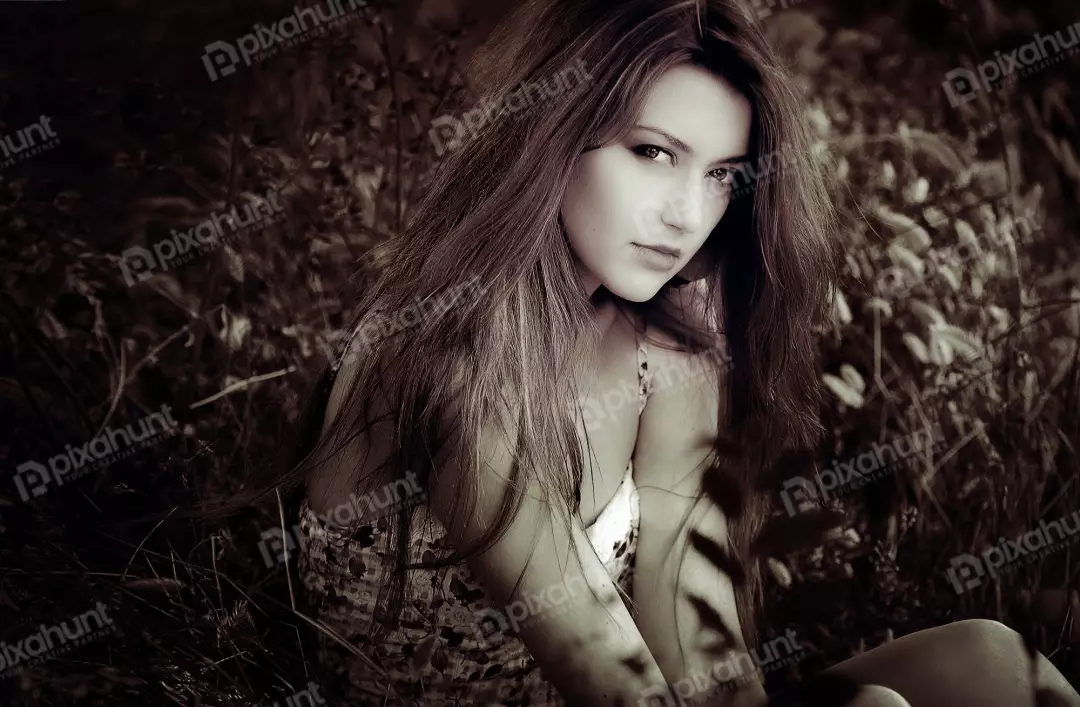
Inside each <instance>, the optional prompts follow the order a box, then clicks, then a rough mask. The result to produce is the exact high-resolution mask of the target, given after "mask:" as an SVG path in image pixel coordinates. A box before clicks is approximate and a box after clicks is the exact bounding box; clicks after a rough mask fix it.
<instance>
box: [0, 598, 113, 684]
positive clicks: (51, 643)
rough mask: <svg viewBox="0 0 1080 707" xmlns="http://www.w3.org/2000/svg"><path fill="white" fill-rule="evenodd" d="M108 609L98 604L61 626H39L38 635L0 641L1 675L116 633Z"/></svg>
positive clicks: (35, 633) (33, 634)
mask: <svg viewBox="0 0 1080 707" xmlns="http://www.w3.org/2000/svg"><path fill="white" fill-rule="evenodd" d="M108 608H109V607H107V606H105V604H102V603H101V602H100V601H99V602H97V604H96V608H94V609H91V610H90V611H87V612H84V613H82V614H80V615H78V616H76V617H75V618H73V619H69V620H66V621H62V622H60V624H59V625H55V626H45V625H44V624H40V625H39V626H38V630H37V631H36V632H34V633H32V634H30V635H29V636H25V637H23V638H21V639H20V640H18V641H16V642H15V643H8V642H6V641H3V642H0V675H9V674H11V673H13V672H15V671H16V670H20V669H22V668H26V667H29V666H31V665H35V664H37V663H40V662H42V661H44V660H46V659H47V658H52V657H55V656H57V655H60V654H61V653H65V652H67V651H69V650H71V649H72V648H75V647H77V646H81V645H83V644H86V643H89V642H90V641H91V640H92V639H94V638H96V637H98V636H101V635H103V634H106V633H112V632H115V630H116V627H115V626H114V625H113V622H112V619H111V618H109V615H108V613H107V610H108ZM91 619H93V621H91ZM68 624H70V627H69V626H68ZM92 624H93V625H92Z"/></svg>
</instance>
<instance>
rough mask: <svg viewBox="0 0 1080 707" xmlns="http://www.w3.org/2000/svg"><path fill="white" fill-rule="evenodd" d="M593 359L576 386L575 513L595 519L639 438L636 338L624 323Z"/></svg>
mask: <svg viewBox="0 0 1080 707" xmlns="http://www.w3.org/2000/svg"><path fill="white" fill-rule="evenodd" d="M598 353H599V356H598V363H597V365H596V366H595V367H594V368H593V370H592V371H591V372H590V375H589V377H588V378H587V379H586V380H584V381H582V384H581V385H580V386H579V391H578V392H579V397H578V400H579V401H580V403H581V410H580V419H579V420H578V424H577V433H578V440H579V441H580V443H581V448H582V465H583V468H584V474H583V476H582V483H581V489H580V491H581V503H580V505H579V507H578V512H579V515H580V517H581V521H582V524H583V525H584V526H585V527H588V526H590V525H592V523H593V522H595V520H596V518H597V516H599V514H600V512H601V511H602V510H603V509H604V507H605V506H607V504H608V502H609V501H610V500H611V498H612V497H613V496H614V495H615V492H616V491H617V490H618V488H619V486H620V485H621V484H622V482H623V479H624V478H625V476H626V471H627V467H628V466H629V464H630V461H631V459H632V458H633V454H634V448H635V446H636V444H637V438H638V421H639V419H640V416H639V410H640V401H641V399H642V396H641V392H640V378H639V375H638V361H639V358H638V352H637V339H636V338H635V336H634V332H633V329H632V328H631V327H630V326H629V325H625V326H622V325H620V326H615V327H612V330H610V331H609V332H608V335H607V336H605V337H604V340H603V342H602V344H601V346H600V349H599V352H598Z"/></svg>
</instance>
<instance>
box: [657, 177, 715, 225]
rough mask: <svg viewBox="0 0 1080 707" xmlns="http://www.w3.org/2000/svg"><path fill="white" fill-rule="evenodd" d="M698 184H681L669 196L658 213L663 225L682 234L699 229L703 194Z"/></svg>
mask: <svg viewBox="0 0 1080 707" xmlns="http://www.w3.org/2000/svg"><path fill="white" fill-rule="evenodd" d="M701 191H702V187H701V185H700V184H696V185H695V184H687V183H684V184H681V185H680V186H679V188H678V189H676V190H675V192H674V193H673V194H671V195H670V196H669V197H668V199H667V201H666V202H665V204H664V208H663V210H662V211H661V213H660V220H661V221H663V223H664V225H666V226H670V227H671V228H676V229H678V230H680V231H682V232H683V233H693V232H694V231H696V230H698V229H700V228H701V223H702V220H703V218H704V215H703V214H702V204H703V201H704V199H703V194H702V193H701Z"/></svg>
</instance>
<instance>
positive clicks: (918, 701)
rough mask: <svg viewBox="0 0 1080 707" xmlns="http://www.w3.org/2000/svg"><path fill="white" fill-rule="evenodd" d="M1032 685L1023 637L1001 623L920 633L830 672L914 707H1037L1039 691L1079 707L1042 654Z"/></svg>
mask: <svg viewBox="0 0 1080 707" xmlns="http://www.w3.org/2000/svg"><path fill="white" fill-rule="evenodd" d="M1037 665H1038V667H1037V671H1036V675H1035V679H1034V681H1033V680H1032V670H1031V660H1030V659H1029V657H1028V655H1027V651H1026V650H1025V649H1024V643H1023V640H1022V639H1021V638H1020V635H1019V634H1018V633H1016V632H1015V631H1013V630H1012V629H1010V628H1008V627H1006V626H1005V625H1003V624H1000V623H998V622H996V621H987V620H982V619H974V620H969V621H958V622H956V623H953V624H948V625H946V626H939V627H937V628H932V629H928V630H926V631H919V632H918V633H914V634H911V635H909V636H904V637H903V638H899V639H897V640H895V641H893V642H891V643H888V644H886V645H884V646H881V647H879V648H876V649H874V650H872V651H868V652H866V653H864V654H862V655H858V656H856V657H854V658H852V659H850V660H846V661H844V662H843V663H840V664H839V665H836V666H833V667H832V668H829V670H828V671H826V672H830V673H836V674H839V675H846V676H848V677H851V678H855V679H856V680H859V681H861V682H865V683H873V684H875V685H884V686H886V687H888V688H891V689H892V690H895V691H896V692H898V693H900V694H901V695H903V696H904V698H905V699H906V700H907V701H908V702H910V703H911V705H912V707H953V706H954V705H955V706H957V707H960V706H966V705H978V706H979V707H1037V706H1036V703H1035V690H1036V689H1042V690H1047V691H1048V692H1049V693H1050V694H1051V695H1052V696H1053V697H1055V698H1056V699H1057V701H1056V702H1053V703H1052V704H1054V705H1061V706H1062V707H1080V695H1077V693H1076V690H1074V689H1073V688H1072V687H1071V686H1070V685H1069V683H1068V682H1067V681H1066V680H1065V678H1064V677H1063V676H1062V675H1061V673H1059V672H1058V671H1057V670H1056V669H1055V668H1054V666H1053V665H1052V664H1051V663H1050V661H1048V660H1047V659H1046V658H1045V657H1043V656H1042V655H1041V654H1040V655H1039V656H1038V664H1037Z"/></svg>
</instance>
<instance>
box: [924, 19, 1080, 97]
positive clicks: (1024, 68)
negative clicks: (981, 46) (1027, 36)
mask: <svg viewBox="0 0 1080 707" xmlns="http://www.w3.org/2000/svg"><path fill="white" fill-rule="evenodd" d="M1078 42H1080V22H1076V23H1074V24H1072V25H1070V26H1069V27H1067V28H1066V29H1065V30H1061V31H1058V32H1055V33H1054V34H1052V35H1045V36H1044V35H1042V34H1039V33H1036V34H1035V38H1034V39H1033V40H1032V41H1030V42H1028V43H1027V44H1024V45H1023V46H1020V47H1017V48H1015V49H1013V50H1012V51H1010V52H1007V53H1004V54H1002V53H1001V52H994V58H993V59H991V60H989V61H984V62H982V63H981V64H979V66H978V70H979V73H978V74H976V73H975V72H974V71H971V70H970V69H964V68H961V67H957V68H955V69H953V70H952V71H950V72H948V73H947V74H945V81H944V82H943V83H942V84H941V86H942V88H944V89H945V95H946V96H947V97H948V99H949V103H950V104H951V105H952V106H953V108H955V107H957V106H960V105H963V104H965V103H969V102H971V101H973V100H975V94H977V93H978V92H979V91H990V90H992V89H993V88H994V87H995V84H998V85H1002V86H1003V85H1005V84H1007V83H1012V82H1015V81H1018V80H1019V79H1021V78H1023V77H1025V76H1030V75H1031V74H1034V73H1036V72H1038V71H1041V70H1043V69H1045V68H1046V67H1048V66H1050V65H1052V64H1057V63H1058V62H1061V61H1064V60H1065V59H1066V58H1067V57H1070V56H1075V55H1076V54H1077V53H1078V51H1080V48H1078V47H1077V43H1078Z"/></svg>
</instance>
